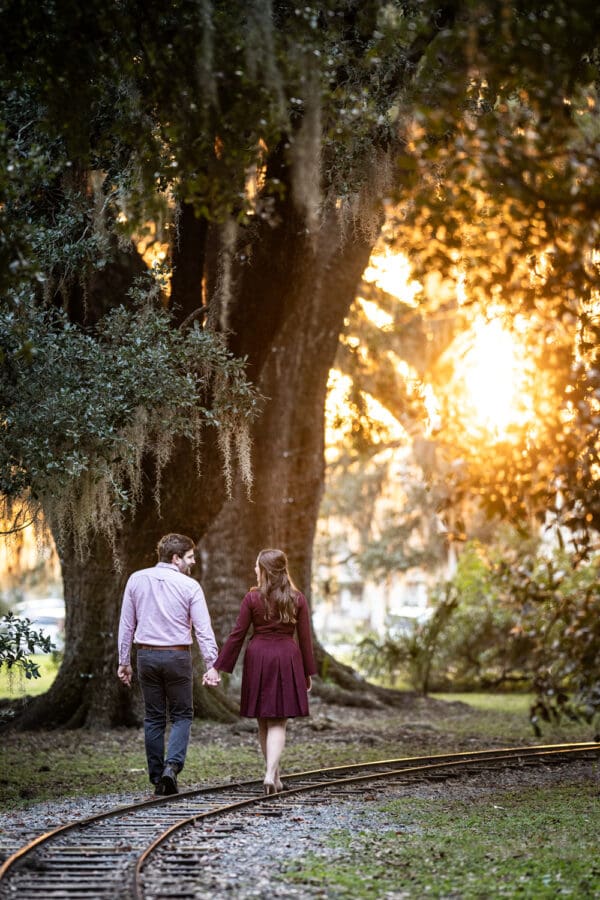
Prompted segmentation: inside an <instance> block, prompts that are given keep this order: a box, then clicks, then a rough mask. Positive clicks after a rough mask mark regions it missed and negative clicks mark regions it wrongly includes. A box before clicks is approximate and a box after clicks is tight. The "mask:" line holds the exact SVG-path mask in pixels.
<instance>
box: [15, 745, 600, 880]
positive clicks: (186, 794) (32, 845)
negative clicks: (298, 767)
mask: <svg viewBox="0 0 600 900" xmlns="http://www.w3.org/2000/svg"><path fill="white" fill-rule="evenodd" d="M596 747H598V743H597V742H595V741H583V742H579V743H569V744H541V745H537V744H534V745H526V746H524V747H500V748H496V749H491V750H462V751H458V752H456V753H437V754H431V755H429V756H423V757H414V756H404V757H396V758H392V759H383V760H374V761H372V762H363V763H360V762H359V763H345V764H344V765H341V766H327V767H323V768H320V769H308V770H306V771H304V772H292V773H290V774H289V775H288V776H287V778H288V780H289V779H292V778H294V779H298V778H306V777H310V776H311V775H318V774H324V773H335V772H343V771H349V770H351V769H356V768H361V769H364V768H376V767H377V766H385V765H397V764H399V763H409V762H413V761H414V760H416V759H420V760H423V761H425V760H444V759H457V758H460V757H469V758H472V757H474V756H475V755H477V756H481V757H485V756H486V755H490V754H492V753H493V754H506V753H515V752H517V751H519V752H520V753H521V754H526V753H529V752H532V751H540V750H558V749H560V748H565V749H567V748H581V749H582V750H585V749H595V748H596ZM260 784H262V781H261V780H259V779H251V780H246V781H232V782H229V783H226V784H219V785H213V786H207V787H206V786H205V787H202V788H191V789H189V790H186V791H180V793H179V794H173V795H170V796H168V797H152V798H150V799H148V800H142V801H139V802H137V803H131V804H124V805H122V806H116V807H113V808H112V809H109V810H104V811H103V812H101V813H94V814H93V815H91V816H87V817H85V818H83V819H75V820H74V821H72V822H68V823H66V824H65V825H60V826H59V827H58V828H54V829H51V830H50V831H47V832H44V833H43V834H41V835H38V837H36V838H34V839H33V840H32V841H30V842H29V843H27V844H25V845H23V847H21V848H19V850H17V851H16V852H15V853H13V854H12V855H11V856H9V857H8V858H7V859H6V860H5V861H4V863H3V864H2V865H1V866H0V881H1V880H2V878H3V877H4V876H5V875H6V873H7V872H8V871H9V870H10V869H11V868H12V866H13V865H14V864H15V863H16V862H18V861H19V860H20V859H22V858H23V857H24V856H26V855H27V854H28V853H30V852H32V851H33V850H36V849H38V848H39V847H40V846H41V845H42V844H44V843H46V842H48V841H50V840H52V839H53V838H54V837H56V836H58V835H59V834H64V833H66V832H68V831H71V830H73V829H75V828H82V827H83V826H85V825H90V824H92V823H94V822H100V821H102V820H103V819H109V818H113V817H115V816H118V815H124V814H125V813H127V812H133V811H135V810H138V809H143V808H149V807H152V806H156V805H159V804H165V803H174V802H175V803H177V802H178V801H180V800H181V799H187V798H192V797H196V796H200V795H201V794H208V793H217V792H225V791H228V790H231V788H233V787H238V788H242V787H252V786H255V785H260Z"/></svg>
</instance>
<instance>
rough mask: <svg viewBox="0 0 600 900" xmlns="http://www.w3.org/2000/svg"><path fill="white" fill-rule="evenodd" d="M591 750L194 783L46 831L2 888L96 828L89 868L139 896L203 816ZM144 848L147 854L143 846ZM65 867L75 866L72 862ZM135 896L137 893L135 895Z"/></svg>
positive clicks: (516, 752) (447, 757) (5, 870)
mask: <svg viewBox="0 0 600 900" xmlns="http://www.w3.org/2000/svg"><path fill="white" fill-rule="evenodd" d="M588 751H595V752H599V751H600V745H599V744H598V743H597V742H582V743H578V744H550V745H537V746H531V745H529V746H526V747H509V748H498V749H492V750H480V751H462V752H460V753H450V754H436V755H433V756H426V757H399V758H396V759H386V760H379V761H374V762H370V763H349V764H346V765H343V766H331V767H327V768H323V769H312V770H307V771H305V772H298V773H292V774H289V775H288V776H287V777H286V784H287V790H286V791H285V792H284V793H283V794H275V795H266V796H265V795H263V794H260V795H257V793H256V791H257V789H260V790H261V791H262V781H261V780H257V779H255V780H248V781H239V782H232V783H229V784H220V785H215V786H213V787H202V788H194V789H191V790H188V791H182V792H181V793H180V794H176V795H171V796H168V797H158V798H152V799H149V800H145V801H142V802H137V803H133V804H128V805H123V806H119V807H115V808H113V809H110V810H105V811H103V812H101V813H96V814H94V815H92V816H89V817H87V818H84V819H79V820H76V821H73V822H70V823H67V824H65V825H62V826H60V827H58V828H55V829H53V830H51V831H48V832H46V833H44V834H42V835H39V836H38V837H36V838H34V839H33V840H32V841H30V842H29V843H28V844H26V845H25V846H23V847H21V848H20V849H18V850H17V851H16V852H15V853H13V854H12V855H11V856H9V857H8V858H7V859H6V860H5V862H4V863H3V864H2V866H0V893H2V881H3V880H4V879H5V878H6V877H7V875H8V874H9V873H12V872H13V871H14V870H15V869H16V872H17V874H18V872H19V870H20V866H19V867H18V868H17V864H18V863H21V862H22V861H23V860H24V859H25V858H26V857H27V856H28V855H29V854H31V853H32V852H33V851H35V850H38V849H40V848H42V847H44V845H48V844H49V843H50V842H52V841H56V842H57V844H59V843H60V842H61V840H62V838H63V836H65V835H68V834H69V833H70V832H79V831H81V832H82V837H81V838H80V842H81V840H83V835H85V834H88V831H87V830H88V829H89V830H90V834H89V835H88V840H89V841H91V845H90V848H89V849H86V848H85V847H81V848H78V849H79V850H80V852H81V854H82V858H84V859H85V861H86V863H85V864H86V866H88V869H86V871H88V870H89V871H90V872H91V870H92V867H93V865H94V862H95V861H96V860H100V859H101V858H102V862H103V864H104V867H105V870H106V871H108V870H109V871H110V874H111V875H113V876H114V875H115V872H116V870H117V869H118V871H119V873H120V875H119V883H120V884H121V885H123V884H124V882H126V883H127V884H128V886H130V887H129V890H133V892H134V896H135V897H138V898H139V897H141V875H142V870H143V867H144V865H145V863H146V861H147V860H148V858H149V856H150V855H151V854H152V853H153V852H154V851H155V850H156V849H157V848H159V847H160V846H161V845H162V844H163V843H164V842H165V841H166V840H168V838H169V837H170V836H172V834H173V833H174V832H176V831H177V830H179V829H181V828H184V827H185V826H186V825H190V824H193V823H195V822H198V821H200V820H202V819H207V818H210V817H215V816H220V815H224V814H225V813H226V812H230V811H232V810H236V809H242V808H245V807H249V806H252V805H256V804H262V803H272V802H274V801H275V802H276V801H277V800H278V799H279V798H281V797H282V796H290V795H292V794H299V793H306V792H310V791H311V790H316V791H322V790H323V789H324V788H328V787H333V786H335V785H338V786H339V785H344V784H345V785H351V784H356V783H360V782H365V781H372V780H377V779H385V778H395V777H398V776H400V775H403V774H404V775H412V776H418V775H419V774H421V775H426V774H427V773H428V772H429V773H432V772H434V771H439V770H443V769H445V768H446V769H448V768H450V769H452V768H454V769H456V768H459V767H461V766H466V765H472V764H477V763H479V764H486V763H488V764H495V765H497V764H498V763H499V762H500V761H502V760H508V759H514V758H517V759H520V760H523V759H525V758H527V757H533V758H540V757H548V756H555V757H556V756H560V755H572V754H578V753H586V752H588ZM352 773H354V774H352ZM223 795H225V796H227V795H228V796H230V797H232V795H233V797H232V802H230V803H225V804H224V803H223V802H222V800H221V801H219V798H223V799H224V797H223ZM192 801H200V803H199V805H200V806H202V803H204V804H207V803H208V804H209V805H208V808H206V806H205V808H204V809H199V808H198V806H196V807H195V808H194V804H193V803H192V807H191V808H187V807H189V806H190V803H191V802H192ZM154 811H156V815H154ZM146 813H147V815H146ZM165 819H170V820H171V821H170V822H167V823H165ZM173 819H174V821H173ZM107 820H112V821H113V822H114V823H115V825H114V828H113V832H114V833H113V832H110V833H104V834H102V835H101V836H99V837H98V838H97V839H96V840H95V841H94V838H93V829H94V826H96V825H101V824H102V823H104V822H106V821H107ZM165 826H166V827H165ZM157 831H158V833H157ZM150 832H152V833H150ZM131 835H136V836H138V837H139V838H140V839H141V840H143V841H144V843H143V844H140V845H139V846H138V847H137V848H135V847H133V846H131V843H132V841H131ZM125 839H126V840H125ZM111 841H112V843H111ZM102 842H104V843H102ZM107 842H108V843H107ZM108 847H110V850H111V852H112V856H111V857H110V859H108V860H107V859H106V858H105V857H106V854H105V855H104V857H102V851H103V850H105V849H106V848H108ZM61 850H62V852H63V853H64V854H65V855H64V856H63V857H60V852H59V855H58V857H57V859H56V860H55V861H54V868H53V869H52V871H51V872H50V874H48V875H47V878H48V879H50V878H51V877H57V873H60V871H61V868H60V865H61V861H62V863H63V864H65V860H67V862H68V864H69V865H71V864H72V862H73V859H74V857H73V855H69V854H73V852H74V851H73V850H72V849H69V847H68V846H67V847H66V848H59V851H61ZM140 850H141V852H139V851H140ZM121 851H122V852H121ZM137 852H139V856H137V858H134V859H132V853H137ZM95 853H96V854H97V855H96V856H95V855H94V854H95ZM86 854H87V855H86ZM134 863H135V867H134V868H135V871H134V872H133V881H132V875H131V868H132V866H134ZM44 865H48V866H49V865H50V864H48V863H44V861H42V862H41V863H40V865H39V868H40V871H42V870H43V869H44ZM65 866H66V868H68V866H67V865H66V864H65ZM52 873H54V875H52ZM96 878H99V879H100V881H99V882H98V884H99V885H100V886H102V887H104V888H105V893H104V894H100V893H98V895H97V896H102V895H103V896H110V897H113V896H116V895H115V894H114V893H110V894H107V893H106V890H108V885H106V884H105V883H104V882H103V881H102V873H100V874H97V875H96ZM18 880H19V879H18V878H17V881H18ZM66 880H68V879H66ZM42 890H43V889H42ZM128 895H129V896H130V893H129V894H128ZM19 896H21V897H23V898H25V896H26V895H25V894H23V892H20V893H19ZM27 896H31V897H46V896H47V895H46V894H44V893H35V892H34V893H31V894H30V895H27ZM61 896H65V897H67V896H68V885H67V884H66V883H65V884H64V885H63V893H62V894H61Z"/></svg>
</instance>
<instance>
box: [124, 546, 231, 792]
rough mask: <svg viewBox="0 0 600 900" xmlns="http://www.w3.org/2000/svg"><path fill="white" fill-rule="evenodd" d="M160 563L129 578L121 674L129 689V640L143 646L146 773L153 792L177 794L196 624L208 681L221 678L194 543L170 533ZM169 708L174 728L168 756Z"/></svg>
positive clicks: (189, 708)
mask: <svg viewBox="0 0 600 900" xmlns="http://www.w3.org/2000/svg"><path fill="white" fill-rule="evenodd" d="M157 552H158V563H157V565H155V566H152V567H151V568H149V569H141V570H140V571H138V572H134V573H133V575H131V576H130V578H129V580H128V582H127V584H126V586H125V592H124V594H123V606H122V608H121V619H120V622H119V668H118V670H117V675H118V677H119V678H120V679H121V681H122V682H123V684H126V685H128V686H130V685H131V676H132V674H133V670H132V668H131V663H130V654H131V644H132V641H135V642H136V644H137V672H138V678H139V682H140V686H141V689H142V694H143V697H144V708H145V715H144V741H145V746H146V758H147V760H148V774H149V776H150V781H151V782H152V784H154V786H155V790H154V792H155V794H158V795H162V794H177V793H178V787H177V775H178V774H179V772H181V770H182V769H183V764H184V762H185V756H186V752H187V746H188V742H189V738H190V729H191V726H192V715H193V707H192V656H191V645H192V626H193V627H194V631H195V633H196V639H197V641H198V645H199V647H200V652H201V653H202V656H203V658H204V662H205V664H206V666H207V671H206V673H205V675H204V681H205V683H206V684H211V685H215V684H218V683H219V681H220V677H219V673H218V672H217V671H216V670H215V669H214V668H213V663H214V661H215V660H216V658H217V652H218V651H217V644H216V641H215V636H214V633H213V630H212V626H211V622H210V616H209V613H208V609H207V606H206V600H205V599H204V593H203V591H202V588H201V587H200V585H199V584H198V582H197V581H195V580H194V579H193V578H190V576H189V573H190V571H191V568H192V566H193V565H194V563H195V558H194V542H193V541H192V539H191V538H189V537H186V536H185V535H183V534H166V535H164V537H162V538H161V539H160V541H159V542H158V547H157ZM167 705H168V710H169V718H170V720H171V732H170V735H169V742H168V746H167V755H166V758H165V731H166V726H167Z"/></svg>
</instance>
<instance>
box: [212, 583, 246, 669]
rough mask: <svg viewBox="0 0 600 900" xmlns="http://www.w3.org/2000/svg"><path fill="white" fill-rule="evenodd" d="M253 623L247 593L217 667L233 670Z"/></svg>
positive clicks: (219, 656)
mask: <svg viewBox="0 0 600 900" xmlns="http://www.w3.org/2000/svg"><path fill="white" fill-rule="evenodd" d="M251 624H252V609H251V607H250V595H249V594H246V596H245V597H244V599H243V600H242V605H241V607H240V612H239V615H238V617H237V620H236V623H235V625H234V626H233V629H232V631H231V634H230V635H229V637H228V638H227V640H226V641H225V644H224V646H223V649H222V650H221V652H220V653H219V655H218V657H217V661H216V663H215V669H219V671H221V672H233V669H234V666H235V664H236V662H237V660H238V656H239V655H240V650H241V649H242V645H243V643H244V638H245V637H246V634H247V633H248V629H249V628H250V625H251Z"/></svg>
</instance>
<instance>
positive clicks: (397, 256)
mask: <svg viewBox="0 0 600 900" xmlns="http://www.w3.org/2000/svg"><path fill="white" fill-rule="evenodd" d="M363 279H364V280H365V281H367V282H368V283H369V284H375V285H377V287H379V288H381V290H382V291H385V292H386V293H387V294H391V295H392V296H393V297H398V299H399V300H401V301H402V302H403V303H405V304H406V305H407V306H417V302H416V299H415V298H416V296H417V294H418V293H419V292H420V290H421V285H420V284H419V282H418V281H415V280H414V279H413V278H411V270H410V262H409V261H408V257H406V256H404V254H403V253H393V252H392V251H391V250H390V249H389V248H387V247H386V248H385V252H384V253H378V254H377V255H373V256H372V257H371V259H370V260H369V265H368V267H367V268H366V269H365V271H364V273H363Z"/></svg>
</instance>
